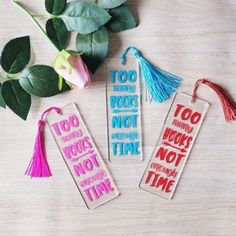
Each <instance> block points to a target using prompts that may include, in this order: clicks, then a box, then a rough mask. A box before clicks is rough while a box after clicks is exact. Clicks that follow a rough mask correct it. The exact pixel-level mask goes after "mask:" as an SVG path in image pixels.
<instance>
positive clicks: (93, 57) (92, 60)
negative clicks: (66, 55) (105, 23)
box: [76, 27, 108, 73]
mask: <svg viewBox="0 0 236 236" xmlns="http://www.w3.org/2000/svg"><path fill="white" fill-rule="evenodd" d="M76 49H77V51H78V52H82V53H83V54H82V59H83V61H84V62H85V63H86V65H87V66H88V69H89V70H90V71H91V72H92V73H94V72H95V71H96V70H97V68H98V66H99V65H100V64H101V63H102V62H103V60H104V58H105V57H106V55H107V51H108V33H107V30H106V28H105V27H101V28H100V29H99V30H98V31H95V32H93V33H90V34H78V35H77V38H76Z"/></svg>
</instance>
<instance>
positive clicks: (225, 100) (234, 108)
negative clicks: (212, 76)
mask: <svg viewBox="0 0 236 236" xmlns="http://www.w3.org/2000/svg"><path fill="white" fill-rule="evenodd" d="M200 84H205V85H207V86H208V87H210V88H211V89H213V90H214V91H215V93H216V94H217V95H218V97H219V99H220V101H221V104H222V108H223V111H224V116H225V121H226V122H230V121H234V120H236V104H235V102H234V101H233V99H232V98H231V97H230V95H229V94H228V93H227V92H226V91H225V90H224V89H223V88H221V87H220V86H219V85H217V84H214V83H212V82H210V81H209V80H206V79H199V80H198V81H197V82H196V84H195V87H194V90H193V95H192V102H194V101H195V99H196V96H197V95H196V93H197V89H198V86H199V85H200Z"/></svg>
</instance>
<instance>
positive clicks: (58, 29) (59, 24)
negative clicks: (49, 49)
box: [46, 18, 69, 50]
mask: <svg viewBox="0 0 236 236" xmlns="http://www.w3.org/2000/svg"><path fill="white" fill-rule="evenodd" d="M46 32H47V35H48V37H49V38H50V39H51V40H52V42H53V43H54V44H55V45H56V46H57V47H58V48H59V49H60V50H62V49H66V47H67V42H68V36H69V32H68V31H67V28H66V26H65V23H64V21H63V20H62V19H60V18H52V19H49V20H48V21H47V23H46Z"/></svg>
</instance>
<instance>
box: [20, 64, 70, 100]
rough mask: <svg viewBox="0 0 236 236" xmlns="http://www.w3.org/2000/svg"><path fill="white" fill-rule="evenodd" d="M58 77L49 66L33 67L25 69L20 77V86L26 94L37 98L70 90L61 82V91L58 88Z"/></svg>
mask: <svg viewBox="0 0 236 236" xmlns="http://www.w3.org/2000/svg"><path fill="white" fill-rule="evenodd" d="M58 80H59V76H58V74H57V73H56V72H55V70H54V69H53V68H52V67H50V66H45V65H35V66H31V67H28V68H26V69H25V70H24V71H23V72H22V74H21V75H20V85H21V86H22V88H23V89H24V90H25V91H27V92H28V93H30V94H32V95H35V96H38V97H51V96H54V95H57V94H59V93H62V92H64V91H67V90H69V89H70V87H69V85H67V83H66V82H65V81H64V80H63V85H62V89H61V90H59V88H58Z"/></svg>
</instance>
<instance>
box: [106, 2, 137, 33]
mask: <svg viewBox="0 0 236 236" xmlns="http://www.w3.org/2000/svg"><path fill="white" fill-rule="evenodd" d="M109 14H110V15H111V20H110V21H109V22H108V23H107V24H106V27H107V28H108V29H109V30H110V31H113V32H119V31H122V30H127V29H132V28H134V27H136V26H137V23H136V20H135V18H134V16H133V14H132V13H131V12H130V11H129V9H128V8H127V7H126V6H120V7H117V8H114V9H110V10H109Z"/></svg>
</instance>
